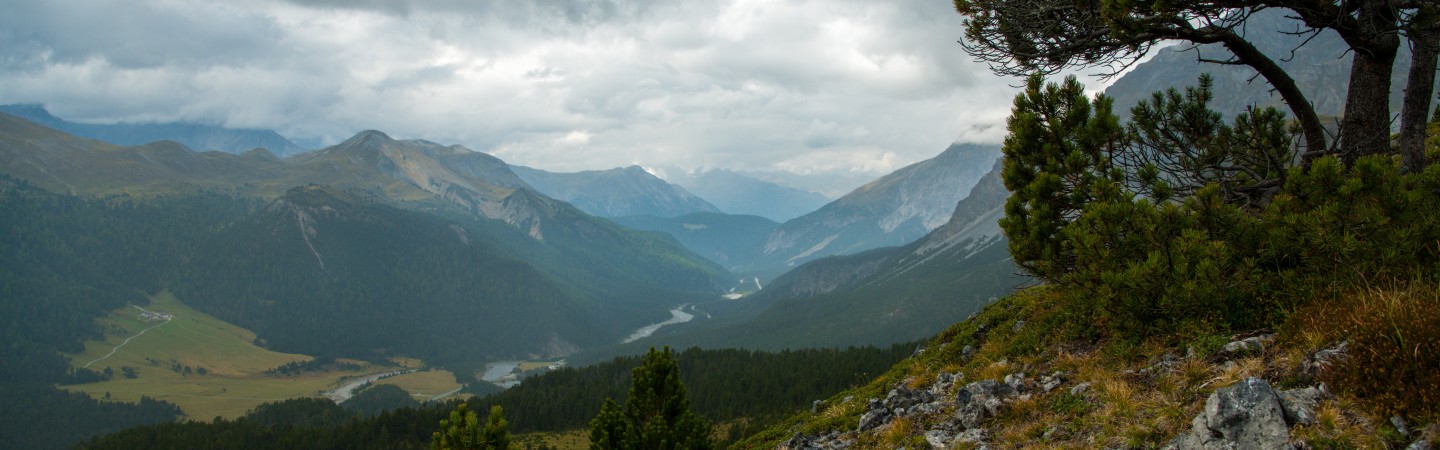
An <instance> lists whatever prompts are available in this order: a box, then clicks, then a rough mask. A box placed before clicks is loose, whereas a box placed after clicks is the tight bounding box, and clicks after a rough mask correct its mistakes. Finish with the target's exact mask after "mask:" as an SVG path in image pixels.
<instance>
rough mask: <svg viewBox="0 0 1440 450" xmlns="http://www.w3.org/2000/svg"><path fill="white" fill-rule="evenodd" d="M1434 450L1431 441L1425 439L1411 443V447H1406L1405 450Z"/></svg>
mask: <svg viewBox="0 0 1440 450" xmlns="http://www.w3.org/2000/svg"><path fill="white" fill-rule="evenodd" d="M1433 448H1434V447H1431V446H1430V441H1427V440H1425V438H1420V439H1417V440H1416V441H1415V442H1411V443H1410V446H1408V447H1405V450H1432V449H1433Z"/></svg>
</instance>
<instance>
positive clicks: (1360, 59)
mask: <svg viewBox="0 0 1440 450" xmlns="http://www.w3.org/2000/svg"><path fill="white" fill-rule="evenodd" d="M1396 21H1397V18H1396V17H1395V10H1394V9H1393V8H1391V5H1390V2H1388V1H1385V0H1370V1H1366V2H1364V4H1362V5H1360V14H1359V16H1358V17H1357V20H1356V22H1357V24H1356V25H1357V29H1355V30H1353V31H1354V32H1353V33H1344V32H1342V33H1341V36H1342V37H1343V38H1344V39H1345V40H1346V42H1347V43H1348V44H1350V48H1351V49H1353V51H1354V52H1353V53H1354V61H1353V62H1352V63H1351V65H1350V87H1349V92H1348V93H1347V95H1346V99H1345V118H1344V119H1343V121H1342V122H1341V128H1340V159H1341V160H1343V161H1344V162H1345V165H1347V166H1349V165H1353V164H1354V163H1355V160H1357V159H1360V157H1361V156H1365V155H1371V154H1376V153H1385V152H1387V151H1389V147H1390V75H1391V73H1392V72H1394V65H1395V54H1396V53H1397V52H1398V50H1399V49H1400V36H1399V32H1398V31H1397V29H1396V28H1397V24H1396Z"/></svg>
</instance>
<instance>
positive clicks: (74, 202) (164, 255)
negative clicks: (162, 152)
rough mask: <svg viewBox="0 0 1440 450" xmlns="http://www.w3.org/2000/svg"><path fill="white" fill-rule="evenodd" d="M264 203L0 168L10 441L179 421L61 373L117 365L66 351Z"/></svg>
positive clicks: (81, 436)
mask: <svg viewBox="0 0 1440 450" xmlns="http://www.w3.org/2000/svg"><path fill="white" fill-rule="evenodd" d="M255 206H256V204H255V203H253V202H251V201H246V200H238V199H234V198H230V197H227V196H222V195H215V194H208V193H200V194H196V195H193V196H189V197H184V198H164V199H154V200H147V201H145V202H139V201H136V200H134V199H132V198H128V197H123V196H121V197H111V198H104V199H91V198H81V197H74V196H67V195H59V194H53V193H49V192H45V191H42V190H39V189H37V188H34V187H32V186H29V185H27V184H25V183H24V182H19V181H14V180H12V179H9V178H5V177H0V255H5V257H4V258H0V361H4V364H0V390H3V392H4V395H0V398H4V399H5V401H4V402H0V442H4V443H5V444H6V445H7V446H13V447H14V448H38V449H44V448H64V447H68V446H70V445H74V444H75V443H77V442H80V441H83V440H85V439H87V438H89V437H91V436H94V435H97V434H103V433H107V432H110V431H114V430H118V429H121V428H126V427H130V426H135V425H139V424H146V423H156V422H168V421H173V420H175V419H176V418H177V417H179V416H180V414H181V413H180V410H179V409H178V408H176V407H175V406H174V405H172V404H169V403H164V402H158V401H154V400H149V399H146V400H144V401H142V402H140V403H139V404H132V403H119V402H108V401H95V400H92V399H90V398H89V397H86V396H85V395H83V394H73V393H68V392H64V391H60V390H58V389H56V388H55V387H53V386H54V385H55V384H57V383H75V382H91V381H98V380H102V379H105V378H109V377H110V376H112V375H113V374H112V373H109V371H98V372H97V371H91V370H82V369H76V370H71V369H70V364H69V363H68V362H67V361H66V360H65V358H64V357H63V356H61V353H62V352H64V353H75V352H79V351H81V350H82V349H83V343H84V341H85V340H87V339H99V338H101V337H102V334H101V333H102V331H101V330H100V329H99V328H98V327H97V326H96V325H95V319H96V318H97V317H100V316H102V315H104V314H105V313H106V312H107V311H109V310H113V309H116V308H123V307H125V305H127V304H136V305H144V304H146V303H147V302H148V300H147V297H146V295H145V293H146V292H155V291H157V290H158V289H159V288H160V286H162V285H163V284H164V283H165V282H166V280H167V279H168V276H169V272H168V269H169V268H171V267H174V266H175V265H176V264H178V263H180V262H181V261H183V260H184V259H186V258H187V257H188V256H189V253H188V251H189V249H191V248H193V247H194V245H195V244H196V243H197V242H198V241H199V240H201V239H203V237H204V236H206V235H208V234H209V233H212V232H213V230H214V229H216V228H217V227H221V226H224V224H226V223H229V222H231V221H233V220H235V219H236V218H238V217H240V216H243V215H244V214H246V213H248V212H249V211H251V210H253V209H254V207H255Z"/></svg>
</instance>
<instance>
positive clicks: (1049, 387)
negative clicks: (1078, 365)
mask: <svg viewBox="0 0 1440 450" xmlns="http://www.w3.org/2000/svg"><path fill="white" fill-rule="evenodd" d="M1064 382H1065V372H1060V371H1056V372H1055V373H1052V374H1050V375H1046V376H1043V377H1040V389H1043V390H1044V391H1045V392H1050V391H1053V390H1055V388H1057V387H1060V385H1061V384H1062V383H1064Z"/></svg>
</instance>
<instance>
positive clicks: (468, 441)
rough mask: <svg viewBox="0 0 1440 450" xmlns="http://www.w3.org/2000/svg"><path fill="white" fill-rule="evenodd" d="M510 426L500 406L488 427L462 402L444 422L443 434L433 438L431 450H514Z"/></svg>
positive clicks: (490, 418)
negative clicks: (481, 423) (511, 443)
mask: <svg viewBox="0 0 1440 450" xmlns="http://www.w3.org/2000/svg"><path fill="white" fill-rule="evenodd" d="M508 426H509V423H507V422H506V421H505V414H504V413H503V411H502V410H501V409H500V406H498V405H497V406H494V407H492V408H490V417H489V418H487V419H486V420H485V426H484V427H483V428H482V427H481V426H480V417H479V416H477V415H475V413H474V412H472V411H470V410H469V408H468V407H467V406H465V403H461V404H460V406H457V407H456V408H455V410H454V411H451V412H450V418H449V419H445V420H441V421H440V431H436V432H435V433H434V434H432V435H431V436H430V448H432V449H435V450H506V449H509V448H510V431H509V430H508V429H507V427H508Z"/></svg>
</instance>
